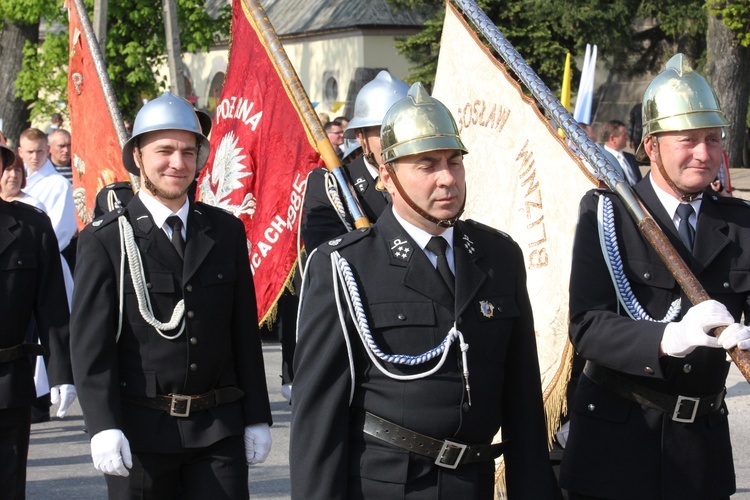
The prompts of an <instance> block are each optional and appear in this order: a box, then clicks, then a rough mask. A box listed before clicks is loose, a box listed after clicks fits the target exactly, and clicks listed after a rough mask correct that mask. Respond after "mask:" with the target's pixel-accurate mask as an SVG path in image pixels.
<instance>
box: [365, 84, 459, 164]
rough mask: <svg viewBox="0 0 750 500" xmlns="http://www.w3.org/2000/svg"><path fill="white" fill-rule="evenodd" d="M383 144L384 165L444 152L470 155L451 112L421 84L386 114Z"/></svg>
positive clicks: (381, 138) (382, 136) (412, 88)
mask: <svg viewBox="0 0 750 500" xmlns="http://www.w3.org/2000/svg"><path fill="white" fill-rule="evenodd" d="M380 142H381V144H382V147H383V152H382V155H383V163H390V162H392V161H393V160H396V159H398V158H401V157H403V156H408V155H413V154H417V153H424V152H427V151H437V150H440V149H458V150H460V151H463V153H464V154H467V153H468V152H469V151H468V150H467V149H466V146H464V143H463V142H461V138H460V137H459V136H458V127H457V126H456V122H455V120H454V119H453V116H452V115H451V112H450V111H448V108H447V107H445V105H444V104H443V103H442V102H440V101H438V100H437V99H435V98H433V97H431V96H430V94H428V93H427V90H425V88H424V87H423V86H422V84H421V83H419V82H417V83H415V84H414V85H412V86H411V88H410V89H409V92H408V93H407V94H406V97H404V98H403V99H401V100H399V101H397V102H396V104H394V105H393V106H391V108H390V109H389V110H388V112H387V113H386V114H385V117H384V118H383V126H382V129H381V131H380Z"/></svg>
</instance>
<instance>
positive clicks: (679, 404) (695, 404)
mask: <svg viewBox="0 0 750 500" xmlns="http://www.w3.org/2000/svg"><path fill="white" fill-rule="evenodd" d="M700 402H701V399H700V398H691V397H688V396H677V404H676V405H675V407H674V413H672V420H674V421H675V422H682V423H684V424H692V423H693V422H695V416H696V415H697V414H698V406H699V404H700ZM683 403H692V405H693V408H692V410H691V411H690V417H689V418H684V417H680V414H681V413H682V412H681V411H680V410H681V409H682V405H683Z"/></svg>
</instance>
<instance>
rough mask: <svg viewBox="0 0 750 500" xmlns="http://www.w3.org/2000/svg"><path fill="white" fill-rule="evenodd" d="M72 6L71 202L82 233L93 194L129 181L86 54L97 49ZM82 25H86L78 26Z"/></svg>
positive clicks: (89, 217)
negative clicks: (107, 186)
mask: <svg viewBox="0 0 750 500" xmlns="http://www.w3.org/2000/svg"><path fill="white" fill-rule="evenodd" d="M78 3H79V2H74V1H72V0H70V1H68V2H67V3H66V6H67V7H68V9H69V11H68V16H69V24H68V32H69V36H70V60H69V63H68V108H69V109H70V135H71V145H72V150H71V167H72V170H73V198H74V201H75V207H76V220H77V222H78V228H79V229H82V228H83V226H85V225H86V224H88V223H89V222H91V220H92V218H93V213H94V205H95V200H96V194H97V193H98V192H99V191H100V190H101V189H102V188H103V187H104V186H106V185H108V184H111V183H113V182H118V181H127V180H129V176H128V173H127V171H126V170H125V167H123V165H122V149H121V148H120V143H119V141H118V139H117V133H116V132H115V125H114V123H113V121H112V117H111V114H110V111H109V107H108V106H107V100H106V98H105V94H104V90H103V88H102V83H101V80H100V78H99V75H98V73H97V68H96V62H95V60H94V56H93V54H92V51H94V50H96V51H98V47H97V48H92V47H90V46H89V42H88V40H89V39H88V38H87V37H86V35H85V31H84V30H86V31H88V32H92V31H91V24H90V22H89V20H88V17H86V16H87V15H88V14H87V13H86V12H85V11H83V12H79V10H78V8H77V6H76V5H77V4H78ZM81 5H82V4H81ZM82 16H83V17H82ZM83 22H85V23H86V24H87V25H86V26H83V24H82V23H83ZM97 53H98V52H97ZM102 71H103V69H102Z"/></svg>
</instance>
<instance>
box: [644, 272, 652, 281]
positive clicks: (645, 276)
mask: <svg viewBox="0 0 750 500" xmlns="http://www.w3.org/2000/svg"><path fill="white" fill-rule="evenodd" d="M643 279H644V280H650V279H651V273H643Z"/></svg>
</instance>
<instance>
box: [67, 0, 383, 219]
mask: <svg viewBox="0 0 750 500" xmlns="http://www.w3.org/2000/svg"><path fill="white" fill-rule="evenodd" d="M77 1H82V0H77ZM242 1H243V2H244V3H245V6H246V7H247V8H248V10H249V12H250V15H251V17H252V19H253V22H254V23H255V24H256V25H257V27H258V30H257V31H258V33H259V34H260V36H261V37H262V40H263V44H264V45H265V46H266V47H267V49H268V52H269V56H270V57H271V60H272V61H273V62H274V64H275V65H276V67H277V68H279V73H280V76H281V81H282V82H283V84H284V86H285V87H286V90H287V92H288V94H289V95H290V97H291V98H292V102H293V103H294V105H295V106H296V107H297V109H298V110H299V112H300V115H301V116H302V119H303V122H304V125H305V128H307V130H308V132H309V133H310V135H311V136H312V137H313V138H314V139H315V143H316V145H317V149H318V153H320V156H321V157H322V158H323V161H324V162H325V165H326V168H327V169H328V170H329V171H330V172H331V173H332V174H333V175H334V177H335V178H336V181H337V182H338V183H339V185H340V186H341V187H342V188H343V189H342V191H343V194H344V202H345V203H346V206H347V209H348V210H349V214H350V215H351V216H352V219H354V226H355V227H357V228H361V227H368V226H369V225H370V221H369V220H368V219H367V216H366V215H364V212H362V208H361V207H360V206H359V203H358V202H357V198H356V197H355V196H354V194H353V193H354V189H353V188H352V186H351V185H350V184H349V182H348V181H347V180H346V177H344V173H343V171H342V166H341V160H339V158H338V156H336V153H335V151H334V149H333V145H332V144H331V141H329V140H328V135H327V134H326V133H325V131H324V130H323V126H322V125H321V124H320V119H319V118H318V115H317V114H316V113H315V110H314V109H313V107H312V103H310V98H309V97H308V96H307V93H306V92H305V89H304V88H303V87H302V83H301V82H300V80H299V77H298V76H297V72H296V71H295V70H294V66H292V63H291V61H289V57H287V55H286V51H285V50H284V47H283V46H282V45H281V42H280V41H279V37H278V36H277V35H276V31H275V30H274V29H273V26H272V25H271V23H270V21H269V20H268V16H267V15H266V11H265V10H263V7H262V6H261V5H260V1H259V0H242Z"/></svg>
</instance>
